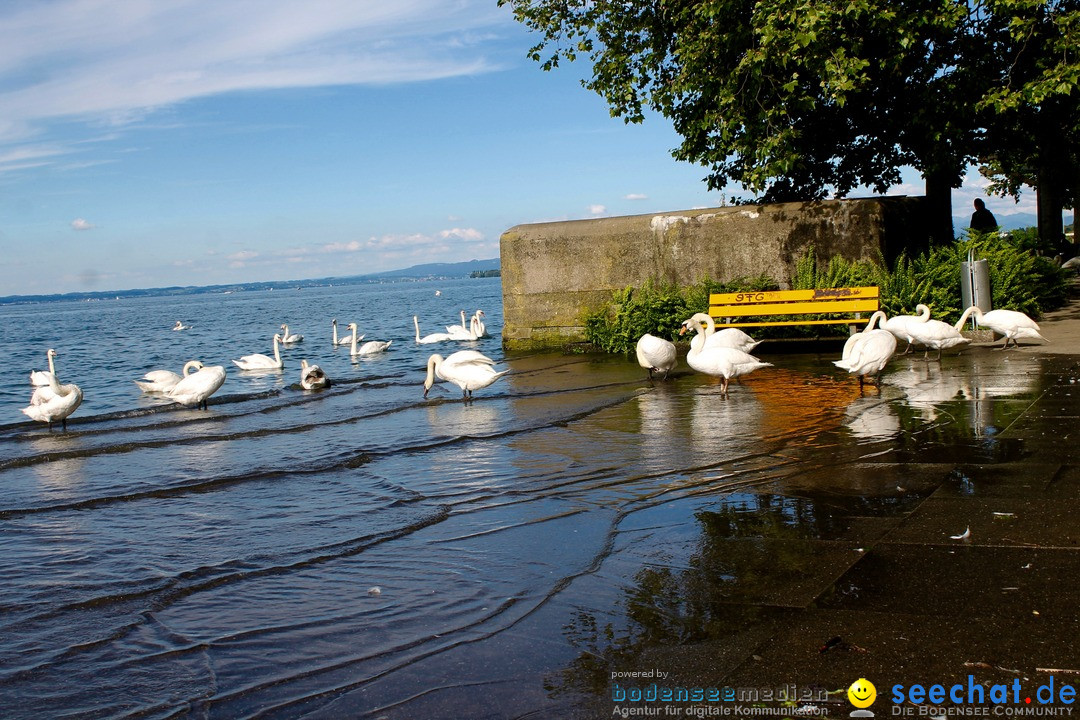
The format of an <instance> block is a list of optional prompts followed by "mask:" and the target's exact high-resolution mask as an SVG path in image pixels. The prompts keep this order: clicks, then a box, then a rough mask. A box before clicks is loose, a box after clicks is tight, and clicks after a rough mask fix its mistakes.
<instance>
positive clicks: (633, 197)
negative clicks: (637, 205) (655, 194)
mask: <svg viewBox="0 0 1080 720" xmlns="http://www.w3.org/2000/svg"><path fill="white" fill-rule="evenodd" d="M648 199H649V196H648V195H646V194H645V193H630V194H629V195H623V200H648Z"/></svg>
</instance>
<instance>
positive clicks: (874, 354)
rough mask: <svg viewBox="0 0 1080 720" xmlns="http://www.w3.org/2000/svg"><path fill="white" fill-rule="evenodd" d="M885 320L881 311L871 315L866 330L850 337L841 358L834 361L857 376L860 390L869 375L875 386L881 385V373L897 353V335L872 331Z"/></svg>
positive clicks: (836, 364) (884, 331) (886, 331)
mask: <svg viewBox="0 0 1080 720" xmlns="http://www.w3.org/2000/svg"><path fill="white" fill-rule="evenodd" d="M884 319H885V313H883V312H881V311H880V310H879V311H877V312H875V313H874V314H873V315H871V316H870V322H868V323H867V324H866V329H865V330H863V331H862V332H861V333H856V334H855V335H852V336H851V337H849V338H848V340H847V342H846V343H844V350H843V354H842V356H841V358H840V359H839V360H835V361H833V365H835V366H836V367H838V368H841V369H843V370H847V371H848V373H850V374H852V375H857V376H858V377H859V387H860V388H862V386H863V383H864V382H865V380H866V376H867V375H873V376H874V382H875V384H878V385H880V381H881V371H882V370H883V369H884V368H885V364H886V363H888V362H889V358H891V357H892V356H893V353H895V352H896V336H895V335H893V334H892V333H891V332H889V331H888V330H881V329H877V330H874V329H872V328H873V326H874V324H875V323H877V322H878V321H882V322H884Z"/></svg>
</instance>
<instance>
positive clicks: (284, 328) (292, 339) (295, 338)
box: [281, 323, 304, 345]
mask: <svg viewBox="0 0 1080 720" xmlns="http://www.w3.org/2000/svg"><path fill="white" fill-rule="evenodd" d="M303 341H304V336H303V335H297V334H296V333H290V332H289V326H288V324H287V323H281V343H282V344H283V345H291V344H292V343H298V342H303Z"/></svg>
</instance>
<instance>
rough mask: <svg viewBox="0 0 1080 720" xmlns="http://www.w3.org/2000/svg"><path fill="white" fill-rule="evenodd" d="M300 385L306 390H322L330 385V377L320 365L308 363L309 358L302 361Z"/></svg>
mask: <svg viewBox="0 0 1080 720" xmlns="http://www.w3.org/2000/svg"><path fill="white" fill-rule="evenodd" d="M300 387H302V388H304V389H305V390H321V389H323V388H328V387H330V378H328V377H326V373H325V372H323V369H322V368H321V367H319V366H318V365H308V361H307V360H301V361H300Z"/></svg>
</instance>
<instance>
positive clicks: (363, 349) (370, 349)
mask: <svg viewBox="0 0 1080 720" xmlns="http://www.w3.org/2000/svg"><path fill="white" fill-rule="evenodd" d="M349 329H350V330H352V337H351V338H350V342H351V343H352V348H351V349H350V350H349V354H350V355H377V354H378V353H381V352H384V351H385V350H386V349H387V348H389V347H390V343H392V342H394V341H393V340H387V341H385V342H383V341H382V340H368V341H367V342H366V343H364V344H363V345H360V346H357V343H358V342H359V341H360V340H362V339H363V338H364V336H363V335H360V336H357V334H356V323H349Z"/></svg>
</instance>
